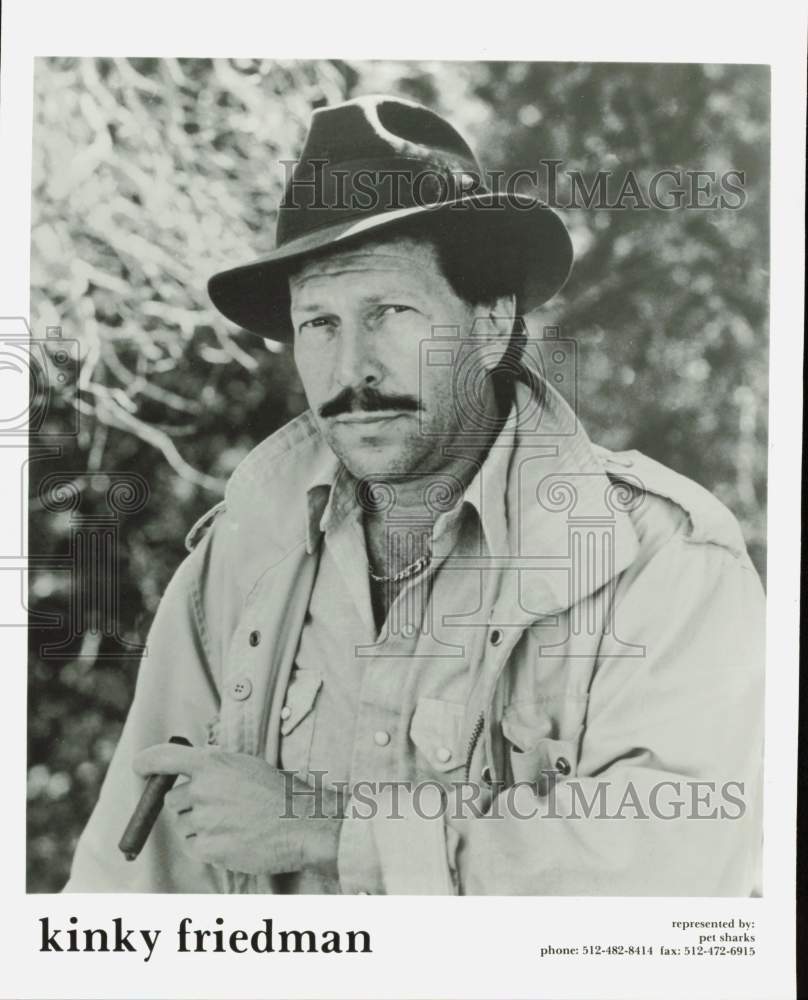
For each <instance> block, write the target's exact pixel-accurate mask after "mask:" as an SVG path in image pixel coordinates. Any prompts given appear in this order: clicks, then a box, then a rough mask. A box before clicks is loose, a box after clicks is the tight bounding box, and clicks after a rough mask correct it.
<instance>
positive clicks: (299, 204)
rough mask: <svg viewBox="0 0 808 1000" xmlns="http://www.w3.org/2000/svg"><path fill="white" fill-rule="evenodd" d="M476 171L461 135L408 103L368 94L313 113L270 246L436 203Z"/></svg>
mask: <svg viewBox="0 0 808 1000" xmlns="http://www.w3.org/2000/svg"><path fill="white" fill-rule="evenodd" d="M470 184H474V186H475V189H476V190H477V191H484V190H485V186H484V184H483V183H482V176H481V170H480V166H479V164H478V163H477V160H476V159H475V157H474V153H472V151H471V149H470V148H469V145H468V143H467V142H466V141H465V139H463V137H462V136H461V135H460V133H459V132H458V131H457V130H456V129H455V128H454V127H453V126H452V125H450V124H449V122H447V121H446V120H445V119H444V118H441V116H440V115H438V114H436V113H435V112H434V111H431V110H430V109H429V108H425V107H423V106H422V105H420V104H416V103H415V102H414V101H406V100H402V99H400V98H397V97H385V96H383V95H372V96H365V97H359V98H354V99H353V100H350V101H345V102H343V103H342V104H336V105H333V106H329V107H324V108H318V109H317V110H316V111H315V112H314V114H313V116H312V122H311V127H310V128H309V132H308V135H307V136H306V141H305V143H304V146H303V150H302V151H301V154H300V158H299V159H298V160H297V161H296V163H295V165H294V169H293V170H292V172H291V175H290V177H289V181H288V183H287V185H286V192H285V195H284V200H283V203H282V204H281V207H280V209H279V211H278V222H277V228H276V233H275V245H276V246H278V247H283V246H285V245H287V244H289V243H291V242H292V241H294V240H299V239H301V238H302V237H304V236H306V235H308V234H311V233H313V232H316V231H317V230H319V229H322V228H324V227H326V226H330V225H333V223H334V221H335V220H336V219H338V218H339V219H342V220H343V221H345V222H360V221H363V220H366V219H368V218H372V217H377V216H379V215H383V214H385V213H387V212H393V211H397V210H402V209H409V208H413V207H416V206H418V207H426V206H433V205H440V204H442V203H445V202H447V201H451V200H452V199H454V198H456V197H457V196H458V193H459V191H460V190H461V189H462V188H463V187H464V186H465V187H466V188H468V186H469V185H470Z"/></svg>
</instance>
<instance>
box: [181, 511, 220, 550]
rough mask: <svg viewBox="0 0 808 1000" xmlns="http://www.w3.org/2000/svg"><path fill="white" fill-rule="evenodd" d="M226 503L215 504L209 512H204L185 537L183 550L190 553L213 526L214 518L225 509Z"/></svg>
mask: <svg viewBox="0 0 808 1000" xmlns="http://www.w3.org/2000/svg"><path fill="white" fill-rule="evenodd" d="M226 504H227V501H225V500H220V501H219V502H218V503H217V504H215V505H214V506H213V507H211V508H210V510H208V511H205V513H204V514H203V515H202V517H200V518H199V520H198V521H197V522H196V523H195V524H194V526H193V527H192V528H191V530H190V531H189V532H188V534H187V535H186V536H185V548H186V549H187V550H188V551H189V552H191V551H192V550H193V549H194V547H195V546H196V544H197V542H198V541H199V539H200V538H201V537H202V536H203V535H204V534H205V532H206V531H207V530H208V528H209V527H210V526H211V524H213V522H214V521H215V520H216V518H217V517H218V516H219V514H221V513H222V512H223V511H224V510H225V509H226Z"/></svg>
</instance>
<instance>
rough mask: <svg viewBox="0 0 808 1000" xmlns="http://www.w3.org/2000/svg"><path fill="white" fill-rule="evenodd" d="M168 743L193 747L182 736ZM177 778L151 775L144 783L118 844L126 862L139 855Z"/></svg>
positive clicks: (166, 775) (165, 775) (175, 776)
mask: <svg viewBox="0 0 808 1000" xmlns="http://www.w3.org/2000/svg"><path fill="white" fill-rule="evenodd" d="M168 742H169V743H179V744H180V746H184V747H189V746H192V745H193V744H192V743H191V741H190V740H186V739H185V737H184V736H172V737H171V739H170V740H169V741H168ZM178 777H179V775H178V774H153V775H152V776H151V777H150V778H149V779H148V781H147V782H146V787H145V788H144V789H143V794H142V795H141V796H140V801H139V802H138V804H137V805H136V806H135V811H134V812H133V813H132V818H131V819H130V820H129V822H128V823H127V824H126V829H125V830H124V832H123V836H122V837H121V839H120V842H119V844H118V848H119V850H121V851H122V852H123V854H124V857H125V858H126V860H127V861H134V860H135V858H136V857H137V856H138V854H140V852H141V850H142V849H143V845H144V844H145V843H146V840H147V838H148V836H149V834H150V833H151V829H152V827H153V826H154V824H155V821H156V820H157V817H158V816H159V815H160V810H161V809H162V808H163V799H164V798H165V797H166V793H167V792H168V791H170V789H171V788H172V786H173V784H174V782H175V781H176V780H177V778H178Z"/></svg>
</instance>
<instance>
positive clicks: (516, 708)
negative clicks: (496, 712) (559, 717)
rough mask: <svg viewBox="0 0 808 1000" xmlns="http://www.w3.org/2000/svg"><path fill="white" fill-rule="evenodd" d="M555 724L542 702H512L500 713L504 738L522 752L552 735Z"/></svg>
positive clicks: (526, 751) (531, 748)
mask: <svg viewBox="0 0 808 1000" xmlns="http://www.w3.org/2000/svg"><path fill="white" fill-rule="evenodd" d="M554 728H555V726H554V723H553V719H552V718H551V716H550V713H549V712H548V711H547V708H546V706H545V705H544V703H543V702H538V701H536V702H534V701H531V702H518V701H517V702H514V703H513V704H511V705H508V707H507V708H506V709H505V711H504V713H503V715H502V733H503V735H504V737H505V739H506V740H507V741H508V742H509V743H510V744H511V746H513V747H516V749H517V750H519V751H521V752H522V753H529V752H530V751H531V750H533V748H534V747H536V746H537V745H538V743H539V742H540V741H541V740H545V739H547V738H548V737H550V736H552V735H553V730H554Z"/></svg>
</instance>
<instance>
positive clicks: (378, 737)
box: [373, 729, 390, 747]
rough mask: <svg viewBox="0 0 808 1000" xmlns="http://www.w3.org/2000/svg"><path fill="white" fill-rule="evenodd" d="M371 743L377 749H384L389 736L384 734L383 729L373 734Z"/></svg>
mask: <svg viewBox="0 0 808 1000" xmlns="http://www.w3.org/2000/svg"><path fill="white" fill-rule="evenodd" d="M373 742H374V743H375V744H376V746H377V747H386V746H387V744H388V743H389V742H390V734H389V733H386V732H385V731H384V730H383V729H380V730H379V731H378V732H376V733H374V734H373Z"/></svg>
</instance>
